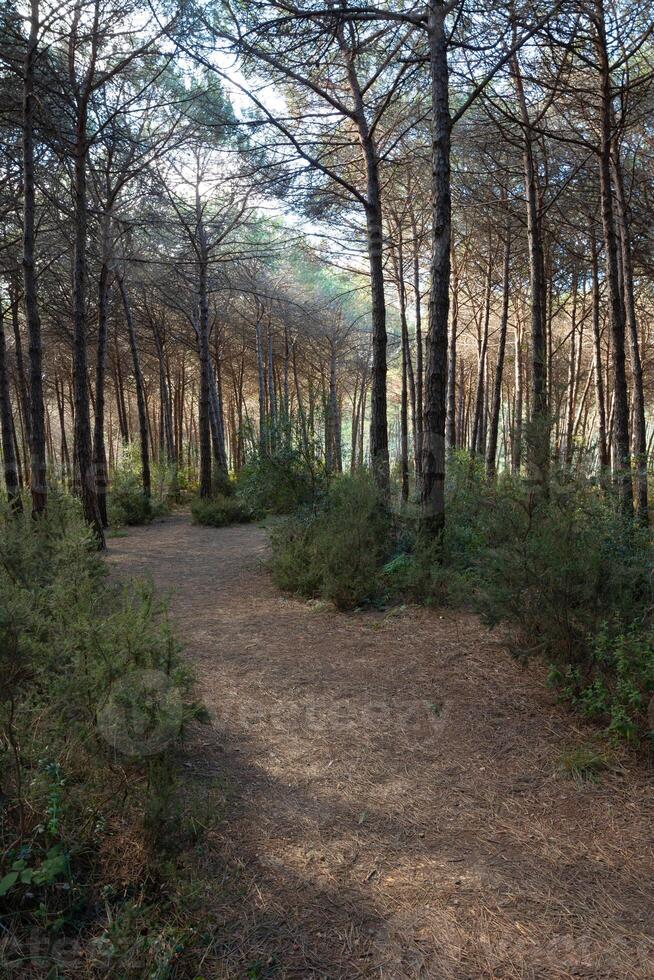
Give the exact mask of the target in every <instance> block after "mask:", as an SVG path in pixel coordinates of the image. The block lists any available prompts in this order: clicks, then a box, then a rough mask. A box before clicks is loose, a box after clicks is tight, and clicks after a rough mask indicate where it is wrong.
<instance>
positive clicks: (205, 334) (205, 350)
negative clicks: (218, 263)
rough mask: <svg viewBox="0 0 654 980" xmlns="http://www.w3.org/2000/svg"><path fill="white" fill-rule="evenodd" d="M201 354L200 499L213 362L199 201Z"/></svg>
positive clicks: (207, 487) (207, 483)
mask: <svg viewBox="0 0 654 980" xmlns="http://www.w3.org/2000/svg"><path fill="white" fill-rule="evenodd" d="M197 207H198V226H197V235H198V244H199V256H198V258H199V262H198V294H199V319H198V354H199V357H200V396H199V399H198V433H199V440H200V496H201V497H210V496H211V489H212V488H211V417H210V415H211V361H210V357H209V294H208V282H207V274H208V256H207V249H206V239H205V232H204V225H203V223H202V220H201V217H200V203H199V197H198V205H197Z"/></svg>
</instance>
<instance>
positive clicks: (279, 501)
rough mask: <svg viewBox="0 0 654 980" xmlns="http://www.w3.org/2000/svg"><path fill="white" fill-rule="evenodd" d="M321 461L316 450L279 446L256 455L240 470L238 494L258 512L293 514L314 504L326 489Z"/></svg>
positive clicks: (252, 509)
mask: <svg viewBox="0 0 654 980" xmlns="http://www.w3.org/2000/svg"><path fill="white" fill-rule="evenodd" d="M324 484H325V477H324V472H323V469H322V466H321V464H319V463H318V462H317V461H316V460H315V459H314V456H313V454H312V453H310V452H309V453H302V452H300V451H299V450H297V449H290V448H288V449H278V450H276V451H275V452H274V453H273V454H271V455H261V454H258V455H255V456H253V457H252V458H251V459H250V460H249V461H248V463H247V464H246V465H245V466H244V467H243V469H242V470H241V472H240V473H239V474H238V479H237V487H236V493H237V496H238V497H239V498H240V499H241V500H242V501H243V502H244V503H245V504H246V505H247V506H248V507H249V508H250V509H251V511H252V512H253V513H257V514H292V513H293V512H294V511H296V510H298V509H299V508H300V507H304V506H308V505H312V504H313V503H314V502H315V501H316V499H317V498H318V496H319V495H320V493H321V492H322V490H323V489H324Z"/></svg>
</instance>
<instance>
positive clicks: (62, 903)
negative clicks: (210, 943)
mask: <svg viewBox="0 0 654 980" xmlns="http://www.w3.org/2000/svg"><path fill="white" fill-rule="evenodd" d="M0 670H1V672H2V678H3V682H2V696H1V697H0V802H1V810H2V813H1V815H2V822H1V824H0V923H1V924H2V930H1V932H0V974H1V975H2V976H14V975H15V976H30V975H38V976H53V977H54V976H77V975H79V976H82V975H83V976H87V975H88V976H95V975H101V976H105V975H106V976H120V977H129V976H153V977H155V976H156V977H164V976H169V975H170V974H169V972H167V971H168V969H169V967H170V965H171V964H172V963H173V962H174V961H175V960H176V959H179V957H180V955H181V951H182V950H183V949H184V942H185V940H184V939H183V934H184V931H185V929H186V926H184V925H183V924H180V922H179V918H178V917H177V915H176V913H175V911H174V898H173V894H172V893H171V895H170V900H168V899H167V898H166V895H167V893H166V892H165V891H162V887H163V886H162V875H164V874H165V866H166V864H165V862H166V861H170V860H171V855H174V854H175V853H176V850H177V849H179V848H180V841H181V840H182V839H183V836H184V833H185V830H184V827H185V816H184V814H185V809H184V805H183V804H182V795H181V793H180V790H179V787H178V786H177V780H176V768H177V767H176V765H175V762H174V756H175V752H176V746H177V745H178V743H179V741H180V739H181V738H182V736H183V731H184V727H185V725H186V722H187V721H189V720H190V719H191V718H192V717H196V716H197V715H198V714H199V709H197V708H196V707H195V706H194V705H193V703H192V701H191V699H190V695H191V677H190V676H189V673H188V670H187V669H186V668H185V667H184V666H183V665H182V663H181V660H180V658H179V653H178V646H177V642H176V640H175V638H174V636H173V634H172V633H171V630H170V628H169V626H168V623H167V620H166V615H165V609H164V608H163V606H162V605H161V604H160V603H158V602H157V601H156V600H155V598H154V596H153V594H152V591H151V589H150V588H149V587H147V586H146V585H143V584H137V583H131V584H129V585H128V584H123V585H117V584H111V583H110V582H109V581H108V579H107V575H106V566H105V564H104V563H103V562H102V561H101V559H100V558H98V556H97V554H96V553H95V550H94V543H93V540H92V538H91V536H90V532H89V531H88V530H87V528H86V526H85V525H84V523H83V522H82V520H81V517H80V514H79V509H78V506H77V504H76V503H75V502H73V501H72V500H71V499H70V498H66V497H61V498H59V499H57V498H56V496H55V495H54V494H52V495H51V499H50V503H49V510H48V516H47V518H44V517H42V518H39V519H37V520H33V519H32V518H31V517H30V516H27V515H25V516H16V517H11V518H10V517H9V516H8V515H7V514H6V513H3V514H1V515H0ZM171 902H172V905H171V904H170V903H171Z"/></svg>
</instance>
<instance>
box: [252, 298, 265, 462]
mask: <svg viewBox="0 0 654 980" xmlns="http://www.w3.org/2000/svg"><path fill="white" fill-rule="evenodd" d="M255 330H256V339H257V377H258V382H259V454H260V455H261V456H267V455H268V437H267V430H268V426H267V423H266V369H265V363H264V353H263V337H262V330H261V318H260V317H258V318H257V323H256V327H255Z"/></svg>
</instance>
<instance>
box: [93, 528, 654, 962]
mask: <svg viewBox="0 0 654 980" xmlns="http://www.w3.org/2000/svg"><path fill="white" fill-rule="evenodd" d="M265 553H266V534H265V532H264V531H262V530H261V529H259V528H256V527H233V528H225V529H221V530H212V529H207V528H196V527H192V526H190V525H189V524H188V522H187V519H186V518H184V517H181V516H180V517H174V518H171V519H169V520H167V521H165V522H163V523H158V524H154V525H152V526H150V527H147V528H142V529H135V530H133V531H130V533H129V536H128V537H126V538H119V539H115V540H112V541H110V560H111V561H112V562H114V563H116V565H117V566H118V568H119V570H120V573H121V574H123V572H124V573H126V574H138V575H141V574H143V573H150V574H151V575H152V576H153V578H154V581H155V583H156V585H157V587H158V588H159V589H160V590H163V591H164V592H168V593H170V595H171V606H172V611H173V615H174V618H175V620H176V622H177V624H178V629H179V634H180V637H181V639H182V641H183V643H184V645H185V649H186V652H187V654H188V656H189V657H190V658H191V660H192V661H193V662H194V663H195V664H196V668H197V672H198V675H199V687H200V695H201V697H202V698H203V700H204V702H205V704H206V705H207V707H208V709H209V711H210V713H211V715H212V719H213V727H212V728H211V729H208V730H207V731H206V732H205V734H204V735H203V736H202V738H201V741H200V742H199V743H198V746H197V752H196V754H195V756H194V757H193V758H192V759H191V761H190V766H191V767H192V769H193V771H194V772H195V774H196V775H197V776H198V777H201V778H204V779H206V780H209V781H212V780H213V781H215V782H216V784H217V785H225V784H227V785H228V786H229V787H230V799H229V802H228V803H227V805H226V809H225V812H224V814H223V815H222V817H221V820H220V821H219V826H218V828H217V829H215V830H213V831H212V832H211V835H210V838H211V843H210V847H209V849H208V850H209V854H208V855H205V857H204V858H203V861H204V865H203V867H202V868H201V869H198V876H199V878H200V879H201V880H204V881H205V882H207V884H206V885H205V891H206V903H207V909H208V910H210V916H211V918H212V920H213V923H214V926H215V933H216V935H217V936H218V937H220V936H223V937H224V949H223V950H222V952H221V957H220V962H221V965H220V966H219V967H215V968H212V971H213V972H212V971H209V972H208V973H207V974H206V975H207V977H214V976H216V977H223V978H227V977H229V978H238V980H244V978H257V977H262V978H263V977H284V978H318V977H320V978H329V980H337V978H339V980H356V978H362V977H365V978H388V980H401V978H418V977H430V978H438V980H441V978H443V980H445V978H465V977H470V978H478V977H502V978H514V977H515V978H518V977H519V978H538V980H541V978H555V977H556V978H563V977H579V976H584V977H597V978H599V977H602V978H605V977H611V978H616V980H617V978H620V980H622V978H632V977H639V978H646V977H647V978H652V977H654V855H653V839H652V835H653V833H654V792H653V789H654V785H653V782H652V778H651V776H650V775H648V773H646V772H644V771H642V770H638V768H637V767H634V766H633V765H632V766H629V767H626V766H622V765H620V764H619V763H616V766H615V768H612V769H611V770H610V771H607V772H606V773H603V774H602V775H601V777H600V778H599V780H598V781H597V782H595V783H594V782H589V781H583V782H582V781H577V780H574V779H571V778H570V777H569V776H568V775H566V774H565V772H563V771H562V769H561V762H562V758H563V757H564V756H565V753H566V752H568V751H569V750H571V749H574V748H575V747H576V746H578V745H580V744H587V743H588V740H589V739H590V738H592V731H590V730H589V729H584V727H583V726H581V725H578V724H577V723H576V721H575V719H573V718H571V716H570V715H569V714H568V713H567V712H566V711H565V710H564V709H563V708H560V707H558V706H557V705H556V704H555V703H554V701H553V698H552V696H551V694H550V693H549V692H548V690H547V688H546V687H545V685H544V683H543V680H542V676H541V674H540V672H538V671H536V670H535V669H534V670H529V671H525V670H523V669H521V668H520V667H519V666H518V665H517V664H516V663H514V662H513V661H512V660H511V659H510V658H508V657H507V656H506V655H505V654H504V653H503V652H502V650H501V649H500V648H499V647H498V646H497V644H496V643H495V642H494V641H493V640H492V639H491V638H490V637H489V636H488V634H487V633H486V631H485V630H483V629H482V628H481V627H480V626H479V625H478V624H477V623H476V621H475V620H474V619H472V618H469V617H465V616H461V615H459V614H457V615H454V614H446V615H445V616H440V615H438V614H437V613H433V612H429V611H425V610H417V611H416V610H404V611H400V612H396V613H395V614H392V615H385V616H384V615H382V614H369V613H366V614H361V613H359V614H352V615H342V614H338V613H336V612H334V611H331V610H329V609H324V608H320V607H319V606H315V605H313V606H312V605H311V604H306V603H303V602H299V601H296V600H291V599H288V598H285V597H283V596H281V595H279V594H278V593H277V592H276V591H275V590H274V588H273V587H272V585H271V583H270V581H269V579H268V576H267V574H266V572H265V568H264V567H263V564H262V559H263V558H264V557H265ZM209 872H210V873H209ZM216 969H217V970H218V972H217V973H216V972H215V970H216Z"/></svg>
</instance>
